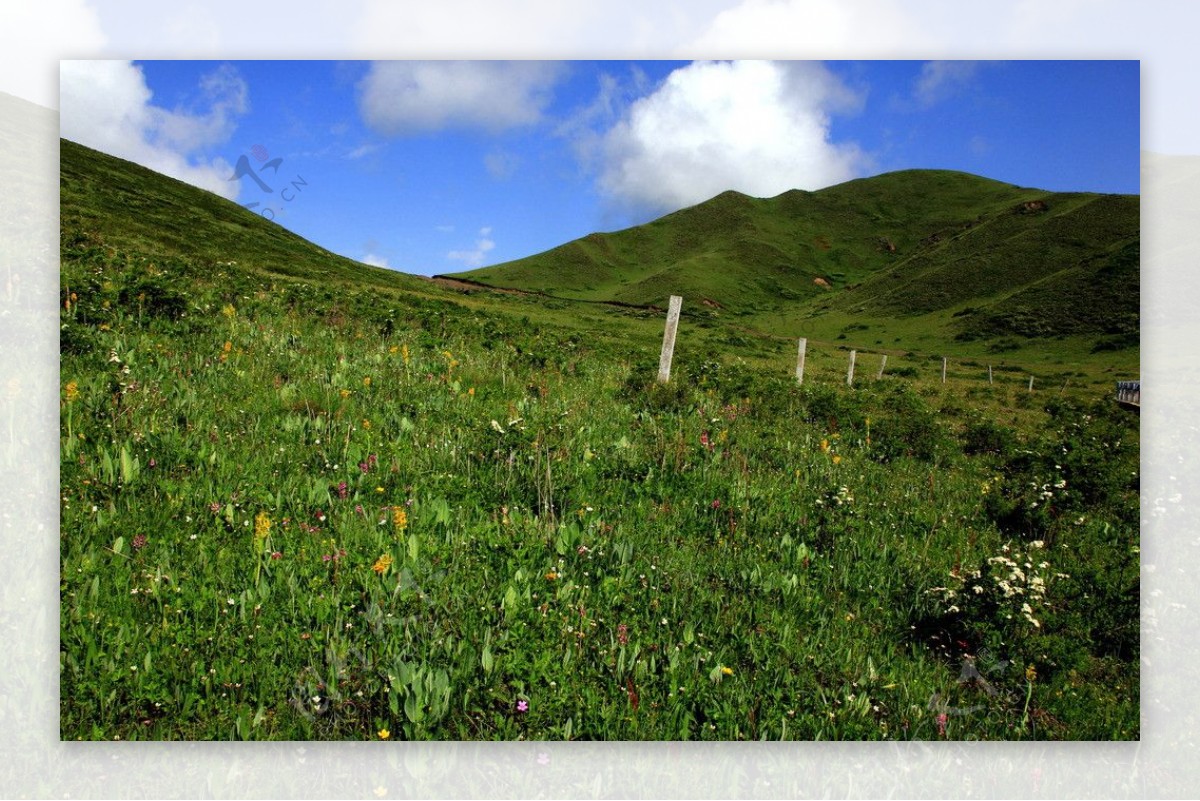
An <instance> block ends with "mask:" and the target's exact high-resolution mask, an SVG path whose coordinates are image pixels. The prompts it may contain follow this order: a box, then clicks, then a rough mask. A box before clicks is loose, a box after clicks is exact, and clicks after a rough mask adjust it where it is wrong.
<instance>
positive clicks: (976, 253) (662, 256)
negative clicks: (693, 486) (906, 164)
mask: <svg viewBox="0 0 1200 801" xmlns="http://www.w3.org/2000/svg"><path fill="white" fill-rule="evenodd" d="M1138 239H1139V214H1138V199H1137V198H1136V197H1133V196H1100V195H1089V194H1064V193H1050V192H1044V191H1040V190H1036V189H1023V188H1019V187H1015V186H1012V185H1008V184H1002V183H999V182H996V181H991V180H988V179H985V178H980V177H977V176H972V175H967V174H965V173H958V172H950V171H942V170H907V171H902V172H896V173H889V174H886V175H881V176H877V177H874V178H865V179H860V180H856V181H850V182H848V183H845V184H842V185H839V186H835V187H830V188H828V189H823V190H820V191H818V192H801V191H791V192H786V193H784V194H782V195H779V196H778V197H774V198H768V199H757V198H751V197H747V196H745V195H741V194H738V193H736V192H725V193H723V194H721V195H718V196H717V197H715V198H713V199H712V200H710V201H707V202H705V203H701V204H699V205H697V206H693V207H691V208H687V209H683V210H681V211H678V212H675V213H674V214H669V215H667V216H665V217H663V218H661V219H658V220H655V221H654V222H651V223H648V224H646V225H642V226H637V227H635V228H630V229H627V230H623V231H617V232H614V233H609V234H591V235H589V236H587V237H584V238H583V239H580V240H576V241H574V242H570V243H567V244H565V245H562V246H560V247H558V248H554V249H552V250H549V251H547V252H545V253H541V254H538V255H535V256H530V257H528V258H525V259H520V260H517V261H514V262H508V263H506V264H500V265H496V266H494V267H487V268H483V269H480V270H473V271H470V272H467V273H460V274H458V277H462V278H467V279H470V280H473V281H478V282H481V283H483V284H486V285H491V286H498V287H513V288H521V289H530V290H536V291H539V292H544V293H547V294H550V295H554V296H557V297H564V298H585V299H590V300H615V301H620V302H624V303H630V304H636V305H652V304H656V305H661V304H662V303H663V299H664V298H666V297H667V296H669V295H671V294H678V295H682V296H683V297H685V298H686V299H688V300H689V302H691V303H692V304H693V308H695V304H700V305H703V306H704V307H705V308H707V309H709V310H712V311H711V316H721V315H722V314H723V315H724V316H726V317H729V316H733V317H736V318H737V319H739V321H741V322H742V323H744V324H746V325H751V326H755V325H759V324H761V323H762V321H763V320H766V319H769V320H771V322H772V325H773V326H774V327H775V328H776V330H777V331H778V333H788V334H797V333H800V332H801V328H802V323H801V322H800V321H802V320H805V319H808V318H811V317H813V316H817V315H821V314H825V313H828V312H834V313H844V314H848V315H853V316H855V317H856V318H859V319H860V320H861V321H864V322H866V321H873V322H875V323H876V324H877V325H882V326H883V327H885V328H891V327H894V321H897V320H903V319H904V318H911V317H915V316H926V318H927V319H926V321H925V324H926V327H928V328H933V329H938V331H939V336H941V337H944V338H945V339H947V340H953V339H955V338H957V339H959V340H963V339H967V340H970V339H984V338H989V337H998V336H1004V335H1012V334H1015V335H1021V336H1026V337H1044V336H1047V335H1076V336H1092V337H1098V336H1101V335H1107V334H1112V333H1114V331H1117V330H1118V329H1119V332H1120V333H1128V329H1129V324H1130V321H1131V320H1133V321H1134V327H1136V318H1137V314H1138V307H1139V286H1138V271H1137V269H1136V268H1137V261H1136V257H1135V258H1134V259H1133V260H1132V261H1130V258H1129V256H1130V254H1136V253H1137V247H1136V245H1137V242H1138ZM1118 253H1122V254H1124V255H1122V256H1121V257H1120V258H1117V254H1118ZM1113 259H1116V261H1115V262H1114V261H1113ZM1117 263H1119V264H1122V265H1125V268H1124V269H1117V268H1115V267H1114V266H1113V265H1114V264H1117ZM1097 300H1102V301H1103V305H1102V306H1100V307H1097V306H1096V305H1095V303H1096V301H1097ZM940 312H951V313H960V314H962V315H964V316H965V315H975V316H976V319H973V320H961V319H955V320H953V321H951V320H950V319H949V318H948V316H946V315H939V314H938V313H940ZM889 321H891V324H890V325H889ZM781 325H782V329H783V330H779V328H780V327H781ZM759 327H760V328H761V325H759Z"/></svg>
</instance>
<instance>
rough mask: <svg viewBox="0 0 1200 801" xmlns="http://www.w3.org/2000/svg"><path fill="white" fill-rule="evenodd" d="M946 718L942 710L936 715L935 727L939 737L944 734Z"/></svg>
mask: <svg viewBox="0 0 1200 801" xmlns="http://www.w3.org/2000/svg"><path fill="white" fill-rule="evenodd" d="M947 720H949V718H948V717H947V716H946V713H945V712H942V713H941V714H939V715H938V716H937V729H938V736H939V737H945V736H946V721H947Z"/></svg>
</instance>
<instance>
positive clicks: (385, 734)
mask: <svg viewBox="0 0 1200 801" xmlns="http://www.w3.org/2000/svg"><path fill="white" fill-rule="evenodd" d="M391 736H392V733H391V732H390V731H388V730H387V729H380V730H379V739H380V740H386V739H387V738H389V737H391Z"/></svg>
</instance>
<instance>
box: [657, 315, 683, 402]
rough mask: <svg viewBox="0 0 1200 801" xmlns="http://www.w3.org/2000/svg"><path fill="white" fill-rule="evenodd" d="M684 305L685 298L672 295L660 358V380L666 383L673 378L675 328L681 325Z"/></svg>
mask: <svg viewBox="0 0 1200 801" xmlns="http://www.w3.org/2000/svg"><path fill="white" fill-rule="evenodd" d="M681 306H683V298H682V297H680V296H679V295H672V296H671V303H670V305H669V306H668V307H667V328H666V330H665V331H663V345H662V355H661V356H659V359H658V380H659V383H662V384H665V383H667V382H668V381H670V380H671V357H672V356H674V355H675V329H676V328H678V327H679V309H680V307H681Z"/></svg>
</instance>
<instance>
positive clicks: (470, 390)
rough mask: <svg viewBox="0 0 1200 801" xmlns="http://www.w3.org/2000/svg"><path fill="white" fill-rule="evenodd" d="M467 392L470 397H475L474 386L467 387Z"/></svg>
mask: <svg viewBox="0 0 1200 801" xmlns="http://www.w3.org/2000/svg"><path fill="white" fill-rule="evenodd" d="M467 394H468V395H470V396H471V397H472V398H473V397H475V387H471V388H470V389H468V390H467Z"/></svg>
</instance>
